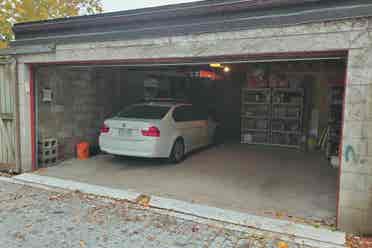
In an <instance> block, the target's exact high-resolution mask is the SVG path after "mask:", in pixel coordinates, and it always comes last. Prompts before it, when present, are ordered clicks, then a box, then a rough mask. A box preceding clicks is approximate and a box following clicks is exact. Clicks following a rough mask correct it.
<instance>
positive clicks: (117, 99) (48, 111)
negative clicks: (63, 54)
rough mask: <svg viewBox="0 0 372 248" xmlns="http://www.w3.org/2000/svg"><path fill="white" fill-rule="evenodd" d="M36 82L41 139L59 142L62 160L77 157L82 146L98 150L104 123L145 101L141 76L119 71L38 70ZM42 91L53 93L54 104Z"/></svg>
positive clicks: (82, 69)
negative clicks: (100, 130) (77, 147)
mask: <svg viewBox="0 0 372 248" xmlns="http://www.w3.org/2000/svg"><path fill="white" fill-rule="evenodd" d="M35 79H36V83H37V93H38V97H37V103H38V104H37V108H38V111H37V112H38V136H39V139H40V140H41V139H47V138H56V139H57V140H58V142H59V159H61V160H63V159H67V158H71V157H73V156H75V149H76V148H75V147H76V144H78V143H79V142H82V141H87V142H89V143H90V144H91V146H92V147H96V146H97V145H98V135H99V128H100V126H101V125H102V123H103V121H104V120H105V119H106V118H108V117H110V116H112V115H114V114H115V113H117V112H118V111H120V110H121V109H122V108H123V107H124V106H126V105H128V104H130V103H133V102H136V101H139V100H140V99H142V98H143V79H142V77H141V75H140V74H139V73H136V72H124V71H122V70H120V69H112V68H110V69H106V68H101V69H93V68H73V67H58V66H47V67H40V68H38V69H37V70H36V72H35ZM43 89H50V90H51V92H52V95H53V98H52V101H51V102H44V101H43V100H42V98H43V93H42V92H43ZM129 89H130V90H129Z"/></svg>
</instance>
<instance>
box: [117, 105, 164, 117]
mask: <svg viewBox="0 0 372 248" xmlns="http://www.w3.org/2000/svg"><path fill="white" fill-rule="evenodd" d="M169 109H170V107H167V106H154V105H132V106H129V107H127V108H125V109H124V110H123V111H121V112H120V113H119V114H118V117H121V118H135V119H152V120H160V119H163V118H164V116H165V115H166V114H167V113H168V111H169Z"/></svg>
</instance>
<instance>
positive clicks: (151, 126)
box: [99, 102, 217, 163]
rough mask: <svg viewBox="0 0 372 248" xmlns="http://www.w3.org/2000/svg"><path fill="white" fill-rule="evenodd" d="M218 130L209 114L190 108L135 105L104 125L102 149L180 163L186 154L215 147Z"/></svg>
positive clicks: (156, 103)
mask: <svg viewBox="0 0 372 248" xmlns="http://www.w3.org/2000/svg"><path fill="white" fill-rule="evenodd" d="M216 128H217V123H216V122H215V121H214V120H212V119H211V118H209V117H208V115H207V113H206V111H202V110H201V109H200V108H196V107H194V106H193V105H191V104H186V103H175V102H148V103H141V104H134V105H131V106H129V107H127V108H125V109H124V110H123V111H121V112H120V113H119V114H118V115H117V116H116V117H114V118H111V119H108V120H106V121H105V122H104V124H103V126H102V127H101V129H100V136H99V146H100V149H101V150H102V151H104V152H107V153H109V154H114V155H124V156H135V157H147V158H169V160H170V161H171V162H173V163H178V162H180V161H182V159H183V158H184V156H185V154H187V153H189V152H191V151H193V150H195V149H197V148H201V147H204V146H208V145H210V144H212V143H213V142H214V138H215V133H216Z"/></svg>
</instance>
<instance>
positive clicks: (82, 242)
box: [79, 240, 85, 248]
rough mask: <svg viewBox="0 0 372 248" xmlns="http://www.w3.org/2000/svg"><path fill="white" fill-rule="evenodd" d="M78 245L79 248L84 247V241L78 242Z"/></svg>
mask: <svg viewBox="0 0 372 248" xmlns="http://www.w3.org/2000/svg"><path fill="white" fill-rule="evenodd" d="M79 244H80V247H82V248H83V247H85V241H84V240H80V242H79Z"/></svg>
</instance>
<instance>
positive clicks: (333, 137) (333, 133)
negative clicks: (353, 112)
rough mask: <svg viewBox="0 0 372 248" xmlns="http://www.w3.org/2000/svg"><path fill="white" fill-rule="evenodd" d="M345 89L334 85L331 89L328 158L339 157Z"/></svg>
mask: <svg viewBox="0 0 372 248" xmlns="http://www.w3.org/2000/svg"><path fill="white" fill-rule="evenodd" d="M344 92H345V87H344V86H343V85H334V86H330V88H329V95H328V102H329V110H330V111H329V112H330V115H329V119H328V127H329V133H328V134H329V135H328V141H327V149H326V155H327V156H328V157H330V158H331V157H333V156H338V155H339V147H340V140H341V131H342V111H343V101H344Z"/></svg>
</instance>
